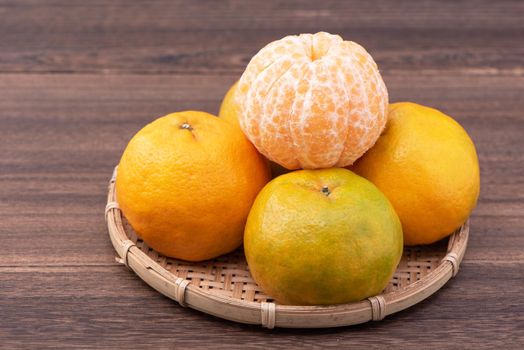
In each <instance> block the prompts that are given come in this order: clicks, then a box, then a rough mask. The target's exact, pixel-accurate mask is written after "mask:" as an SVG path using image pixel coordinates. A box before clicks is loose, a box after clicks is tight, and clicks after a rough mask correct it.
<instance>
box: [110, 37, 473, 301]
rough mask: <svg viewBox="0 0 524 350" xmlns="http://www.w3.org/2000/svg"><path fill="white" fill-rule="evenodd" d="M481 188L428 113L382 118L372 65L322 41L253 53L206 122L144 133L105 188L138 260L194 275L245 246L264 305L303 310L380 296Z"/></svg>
mask: <svg viewBox="0 0 524 350" xmlns="http://www.w3.org/2000/svg"><path fill="white" fill-rule="evenodd" d="M344 167H347V168H349V169H350V170H351V171H350V170H348V169H344ZM270 169H272V170H273V176H274V179H273V180H272V181H270V178H271V172H270ZM296 169H307V170H298V171H291V170H296ZM282 174H283V175H282ZM269 181H270V182H269ZM268 182H269V183H268ZM479 187H480V178H479V168H478V159H477V155H476V151H475V146H474V144H473V142H472V141H471V139H470V138H469V136H468V135H467V133H466V132H465V130H464V129H463V128H462V127H461V126H460V125H459V124H458V123H457V122H456V121H454V120H453V119H452V118H450V117H448V116H446V115H445V114H443V113H441V112H439V111H437V110H435V109H431V108H428V107H424V106H421V105H417V104H414V103H396V104H392V105H389V102H388V92H387V89H386V86H385V84H384V81H383V80H382V77H381V76H380V73H379V71H378V68H377V65H376V64H375V62H374V61H373V59H372V57H371V56H370V55H369V53H368V52H367V51H366V50H365V49H364V48H362V47H361V46H360V45H358V44H356V43H354V42H351V41H344V40H343V39H342V38H341V37H339V36H338V35H331V34H328V33H317V34H302V35H298V36H287V37H285V38H283V39H281V40H277V41H275V42H272V43H270V44H269V45H267V46H266V47H264V48H262V49H261V50H260V51H259V52H258V53H257V54H256V55H255V56H254V57H253V59H252V60H251V61H250V62H249V64H248V65H247V67H246V70H245V72H244V73H243V74H242V76H241V78H240V80H239V81H238V83H237V84H235V85H234V86H233V87H232V88H231V89H230V90H229V91H228V93H227V94H226V96H225V98H224V100H223V102H222V105H221V108H220V113H219V118H217V117H215V116H213V115H210V114H208V113H204V112H197V111H186V112H179V113H173V114H170V115H167V116H165V117H162V118H159V119H157V120H155V121H153V122H152V123H151V124H149V125H147V126H145V127H144V128H143V129H142V130H140V131H139V132H138V133H137V134H136V135H135V136H134V137H133V139H132V140H131V141H130V142H129V144H128V146H127V148H126V150H125V151H124V154H123V156H122V159H121V161H120V164H119V168H118V174H117V178H116V191H117V199H118V202H119V204H120V207H121V209H122V211H123V213H124V215H125V216H126V218H127V219H128V220H129V222H130V224H131V225H132V226H133V228H134V229H135V231H136V232H137V234H138V235H139V236H140V237H141V238H142V239H143V240H144V241H145V242H146V243H147V244H148V245H149V246H151V247H152V248H154V249H155V250H157V251H158V252H160V253H162V254H165V255H167V256H171V257H175V258H179V259H184V260H190V261H199V260H205V259H211V258H214V257H217V256H219V255H222V254H225V253H228V252H230V251H232V250H234V249H236V248H238V247H239V246H240V245H241V244H242V242H244V250H245V254H246V259H247V261H248V264H249V267H250V270H251V273H252V275H253V277H254V278H255V280H256V281H257V282H258V284H259V285H260V286H261V287H262V288H263V289H264V291H266V293H268V294H269V295H270V296H272V297H273V298H275V299H276V300H277V301H278V302H280V303H284V304H302V305H316V304H335V303H345V302H351V301H356V300H361V299H363V298H366V297H369V296H371V295H374V294H377V293H380V292H381V291H382V289H383V288H384V287H385V286H386V284H387V283H388V281H389V279H390V278H391V276H392V274H393V272H394V271H395V268H396V266H397V264H398V262H399V260H400V257H401V255H402V247H403V244H409V245H416V244H430V243H433V242H435V241H437V240H439V239H441V238H443V237H445V236H447V235H449V234H451V233H452V232H453V230H455V229H456V228H458V227H459V226H460V225H461V224H462V223H463V222H464V221H465V220H466V219H467V218H468V216H469V215H470V213H471V211H472V210H473V208H474V207H475V205H476V201H477V198H478V194H479ZM319 280H322V281H323V282H322V283H317V281H319ZM326 285H327V286H330V288H328V289H326V287H325V286H326Z"/></svg>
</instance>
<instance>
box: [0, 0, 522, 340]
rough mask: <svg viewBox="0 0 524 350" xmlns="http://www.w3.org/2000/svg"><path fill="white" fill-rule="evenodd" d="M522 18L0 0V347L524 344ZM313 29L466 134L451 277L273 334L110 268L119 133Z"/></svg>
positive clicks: (203, 99)
mask: <svg viewBox="0 0 524 350" xmlns="http://www.w3.org/2000/svg"><path fill="white" fill-rule="evenodd" d="M523 17H524V4H523V3H522V2H519V1H497V2H491V1H473V2H461V1H445V2H431V1H424V2H417V3H413V2H409V1H400V2H396V3H395V6H392V5H391V3H390V2H388V1H385V0H373V1H367V2H356V1H345V2H338V1H326V2H320V1H316V2H308V1H286V2H284V1H258V2H255V1H249V2H247V1H224V2H220V3H219V2H216V1H198V2H197V1H148V2H147V3H146V2H144V3H139V2H130V1H112V2H105V1H90V2H84V1H65V0H60V1H59V0H55V1H36V0H32V1H14V0H12V1H0V18H1V21H0V151H1V155H2V156H1V157H0V238H1V239H2V240H1V242H2V251H1V254H0V318H1V320H2V321H1V322H0V348H7V349H10V348H30V349H34V348H46V347H47V348H67V349H71V348H83V349H85V348H108V347H111V348H130V347H146V346H147V347H159V348H171V347H176V346H186V347H195V346H200V347H206V346H210V345H211V344H213V345H215V346H216V347H219V348H231V347H235V345H236V346H237V347H239V346H241V347H243V348H257V347H266V346H267V347H275V348H291V347H297V346H308V347H315V346H319V345H323V346H339V347H349V346H351V345H352V346H354V347H357V348H362V347H376V348H383V347H386V346H388V347H393V348H419V347H420V346H421V344H424V345H425V346H427V347H430V348H443V347H452V348H456V347H459V348H463V347H475V348H482V347H484V348H494V347H503V348H521V347H522V344H524V336H523V334H524V317H523V316H522V315H524V302H523V299H522V294H523V293H524V272H523V271H524V235H523V233H524V217H523V213H524V191H523V188H524V176H523V174H524V137H523V136H522V135H524V112H523V111H524V99H523V98H522V96H524V45H523V44H522V43H524V22H523V21H522V18H523ZM320 29H322V30H328V31H332V32H337V33H341V34H343V36H345V37H347V38H351V39H353V40H355V41H357V42H361V43H362V44H364V46H366V47H367V48H369V49H370V51H371V52H372V53H373V54H374V57H376V59H377V61H378V63H379V66H380V68H381V70H382V72H383V74H384V79H385V80H386V83H387V85H388V89H389V92H390V95H391V100H392V101H401V100H412V101H416V102H419V103H423V104H427V105H430V106H434V107H437V108H439V109H441V110H443V111H444V112H446V113H448V114H450V115H452V116H453V117H454V118H456V119H457V120H458V121H459V122H460V123H461V124H462V125H463V126H464V127H465V128H466V129H467V131H468V132H469V134H470V135H471V136H472V138H473V140H474V141H475V144H476V146H477V151H478V154H479V159H480V164H481V179H482V180H481V196H480V200H479V204H478V207H477V209H476V210H475V212H474V213H473V216H472V220H471V234H470V243H469V248H468V251H467V252H466V256H465V259H464V262H463V266H462V269H461V272H460V273H459V275H458V277H457V278H456V279H455V280H453V281H451V282H450V283H449V284H448V285H447V286H446V287H445V288H444V289H443V290H441V291H439V292H438V293H437V294H436V295H435V296H433V297H431V298H430V299H428V300H426V301H425V302H423V303H421V304H420V305H417V306H416V307H414V308H412V309H409V310H406V311H404V312H401V313H399V314H397V315H394V316H392V317H388V318H387V319H386V320H385V321H383V322H374V323H368V324H365V325H361V326H356V327H346V328H341V329H332V330H317V331H314V330H313V331H312V330H308V331H300V330H276V331H273V332H269V331H266V330H262V329H259V328H257V327H250V326H245V325H239V324H234V323H231V322H226V321H222V320H218V319H215V318H213V317H210V316H206V315H203V314H201V313H199V312H196V311H193V310H188V309H183V308H181V307H179V306H178V305H176V304H175V303H173V302H171V301H170V300H168V299H166V298H164V297H162V296H160V295H159V294H158V293H156V292H155V291H153V290H152V289H150V288H149V287H148V286H147V285H145V284H144V283H142V282H141V281H140V280H139V279H138V278H136V276H134V275H133V274H132V273H130V272H129V271H127V270H126V269H125V268H123V267H121V266H118V265H116V264H115V263H114V260H113V257H114V252H113V249H112V247H111V244H110V242H109V239H108V236H107V232H106V227H105V222H104V218H103V209H104V205H105V194H106V185H107V180H108V178H109V176H110V175H111V171H112V168H113V166H114V165H115V164H116V163H117V162H118V159H119V156H120V154H121V152H122V150H123V148H124V147H125V145H126V143H127V141H128V140H129V138H130V137H131V136H132V135H133V134H134V133H135V132H136V131H137V130H139V129H140V128H141V127H142V126H143V125H145V124H146V123H148V122H150V121H151V120H152V119H154V118H155V117H158V116H161V115H164V114H166V113H169V112H172V111H177V110H185V109H200V110H205V111H209V112H213V113H216V112H217V110H218V106H219V103H220V100H221V98H222V96H223V95H224V93H225V91H226V90H227V88H228V86H229V85H230V84H232V83H233V82H234V81H235V80H236V79H237V78H238V76H239V75H240V73H241V72H242V69H243V67H244V66H245V64H246V63H247V61H248V60H249V58H250V57H251V55H252V54H254V53H255V52H256V50H257V49H259V48H260V47H261V46H263V45H264V44H265V43H267V42H269V41H271V40H273V39H276V38H279V37H281V36H283V35H285V34H289V33H297V32H305V31H309V32H310V31H317V30H320Z"/></svg>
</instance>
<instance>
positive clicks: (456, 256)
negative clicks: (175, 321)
mask: <svg viewBox="0 0 524 350" xmlns="http://www.w3.org/2000/svg"><path fill="white" fill-rule="evenodd" d="M116 169H117V168H115V170H114V172H113V176H112V177H111V180H110V183H109V191H108V196H107V206H106V221H107V228H108V231H109V237H110V239H111V242H112V244H113V247H114V248H115V250H116V252H117V254H118V258H117V260H118V261H119V262H121V263H123V264H125V265H126V266H127V267H128V268H129V269H131V270H132V271H134V272H135V273H136V274H137V275H138V276H139V277H140V278H141V279H142V280H144V281H145V282H146V283H147V284H149V285H150V286H151V287H152V288H154V289H155V290H157V291H158V292H160V293H162V294H163V295H165V296H167V297H168V298H171V299H173V300H175V301H178V302H179V303H180V304H181V305H182V306H187V307H190V308H193V309H196V310H199V311H202V312H205V313H208V314H211V315H214V316H217V317H221V318H224V319H227V320H231V321H235V322H240V323H246V324H258V325H262V326H264V327H266V328H274V327H282V328H329V327H340V326H349V325H354V324H359V323H364V322H367V321H371V320H375V321H378V320H381V319H383V318H384V317H386V316H387V315H391V314H393V313H396V312H398V311H401V310H404V309H406V308H409V307H410V306H412V305H415V304H417V303H419V302H421V301H422V300H424V299H426V298H427V297H429V296H430V295H432V294H433V293H435V292H436V291H437V290H439V289H440V288H441V287H442V286H444V284H446V282H447V281H448V280H449V279H451V278H452V277H454V276H455V275H456V274H457V272H458V269H459V266H460V263H461V261H462V259H463V257H464V253H465V251H466V247H467V243H468V236H469V220H468V221H466V222H465V223H464V224H463V225H462V226H461V227H460V228H459V229H457V230H456V231H455V232H454V233H453V234H451V235H450V236H449V240H448V245H447V249H445V248H444V249H445V251H444V249H442V253H443V258H442V259H441V260H440V261H439V262H438V264H437V265H436V266H435V267H434V268H433V269H432V270H431V272H429V273H428V274H426V275H424V276H422V277H420V279H418V280H416V281H414V282H412V283H409V284H408V285H406V286H404V287H402V288H400V289H397V290H394V291H389V292H387V291H386V292H383V293H382V294H380V295H377V296H374V297H371V298H368V299H366V300H362V301H359V302H355V303H349V304H340V305H330V306H290V305H279V304H275V303H272V302H265V301H262V302H256V301H246V300H241V299H235V298H231V297H224V296H221V295H217V294H216V293H210V292H209V291H206V290H204V289H202V288H200V287H198V286H195V285H193V284H192V283H190V281H189V280H187V279H184V278H182V277H180V276H177V275H175V274H173V273H172V272H171V271H169V270H167V269H166V268H164V267H163V266H161V265H160V264H159V263H158V262H157V261H155V259H153V258H152V257H151V256H149V255H148V254H146V252H144V251H143V250H141V249H140V248H139V247H138V246H137V245H136V244H135V242H133V241H132V240H130V238H129V236H128V233H127V232H126V229H125V227H124V220H123V217H122V214H121V212H120V210H119V208H118V203H117V202H116V193H115V179H116ZM154 253H155V256H156V257H158V253H156V252H154ZM164 259H165V258H164Z"/></svg>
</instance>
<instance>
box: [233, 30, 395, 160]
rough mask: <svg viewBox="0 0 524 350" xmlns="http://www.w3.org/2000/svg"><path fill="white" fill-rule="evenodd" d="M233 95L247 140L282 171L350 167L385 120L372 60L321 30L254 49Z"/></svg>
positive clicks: (378, 78)
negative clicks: (280, 167) (255, 52)
mask: <svg viewBox="0 0 524 350" xmlns="http://www.w3.org/2000/svg"><path fill="white" fill-rule="evenodd" d="M236 99H237V102H238V105H239V123H240V127H241V128H242V130H243V131H244V133H245V134H246V135H247V137H248V138H249V140H250V141H251V142H252V143H253V144H254V145H255V147H256V148H257V149H258V150H259V151H260V152H261V153H262V154H263V155H264V156H266V157H267V158H269V159H270V160H272V161H274V162H276V163H279V164H280V165H282V166H284V167H285V168H287V169H299V168H306V169H314V168H330V167H342V166H346V165H350V164H352V163H353V162H354V161H355V160H356V159H357V158H359V157H360V156H361V155H362V154H364V152H366V151H367V150H368V149H369V148H370V147H371V146H373V144H374V143H375V141H376V140H377V139H378V137H379V135H380V133H381V132H382V130H383V128H384V126H385V124H386V119H387V107H388V92H387V90H386V86H385V84H384V81H383V80H382V77H381V76H380V73H379V71H378V69H377V65H376V64H375V62H374V61H373V58H372V57H371V56H370V55H369V54H368V52H367V51H366V50H365V49H364V48H363V47H362V46H360V45H358V44H356V43H354V42H352V41H344V40H343V39H342V38H341V37H340V36H338V35H332V34H329V33H324V32H320V33H317V34H301V35H298V36H296V35H294V36H287V37H285V38H283V39H281V40H277V41H274V42H272V43H270V44H268V45H267V46H266V47H264V48H263V49H262V50H260V51H259V52H258V53H257V54H256V55H255V56H254V57H253V58H252V59H251V61H250V62H249V64H248V66H247V68H246V70H245V72H244V74H243V75H242V77H241V78H240V81H239V84H238V91H237V94H236Z"/></svg>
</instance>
